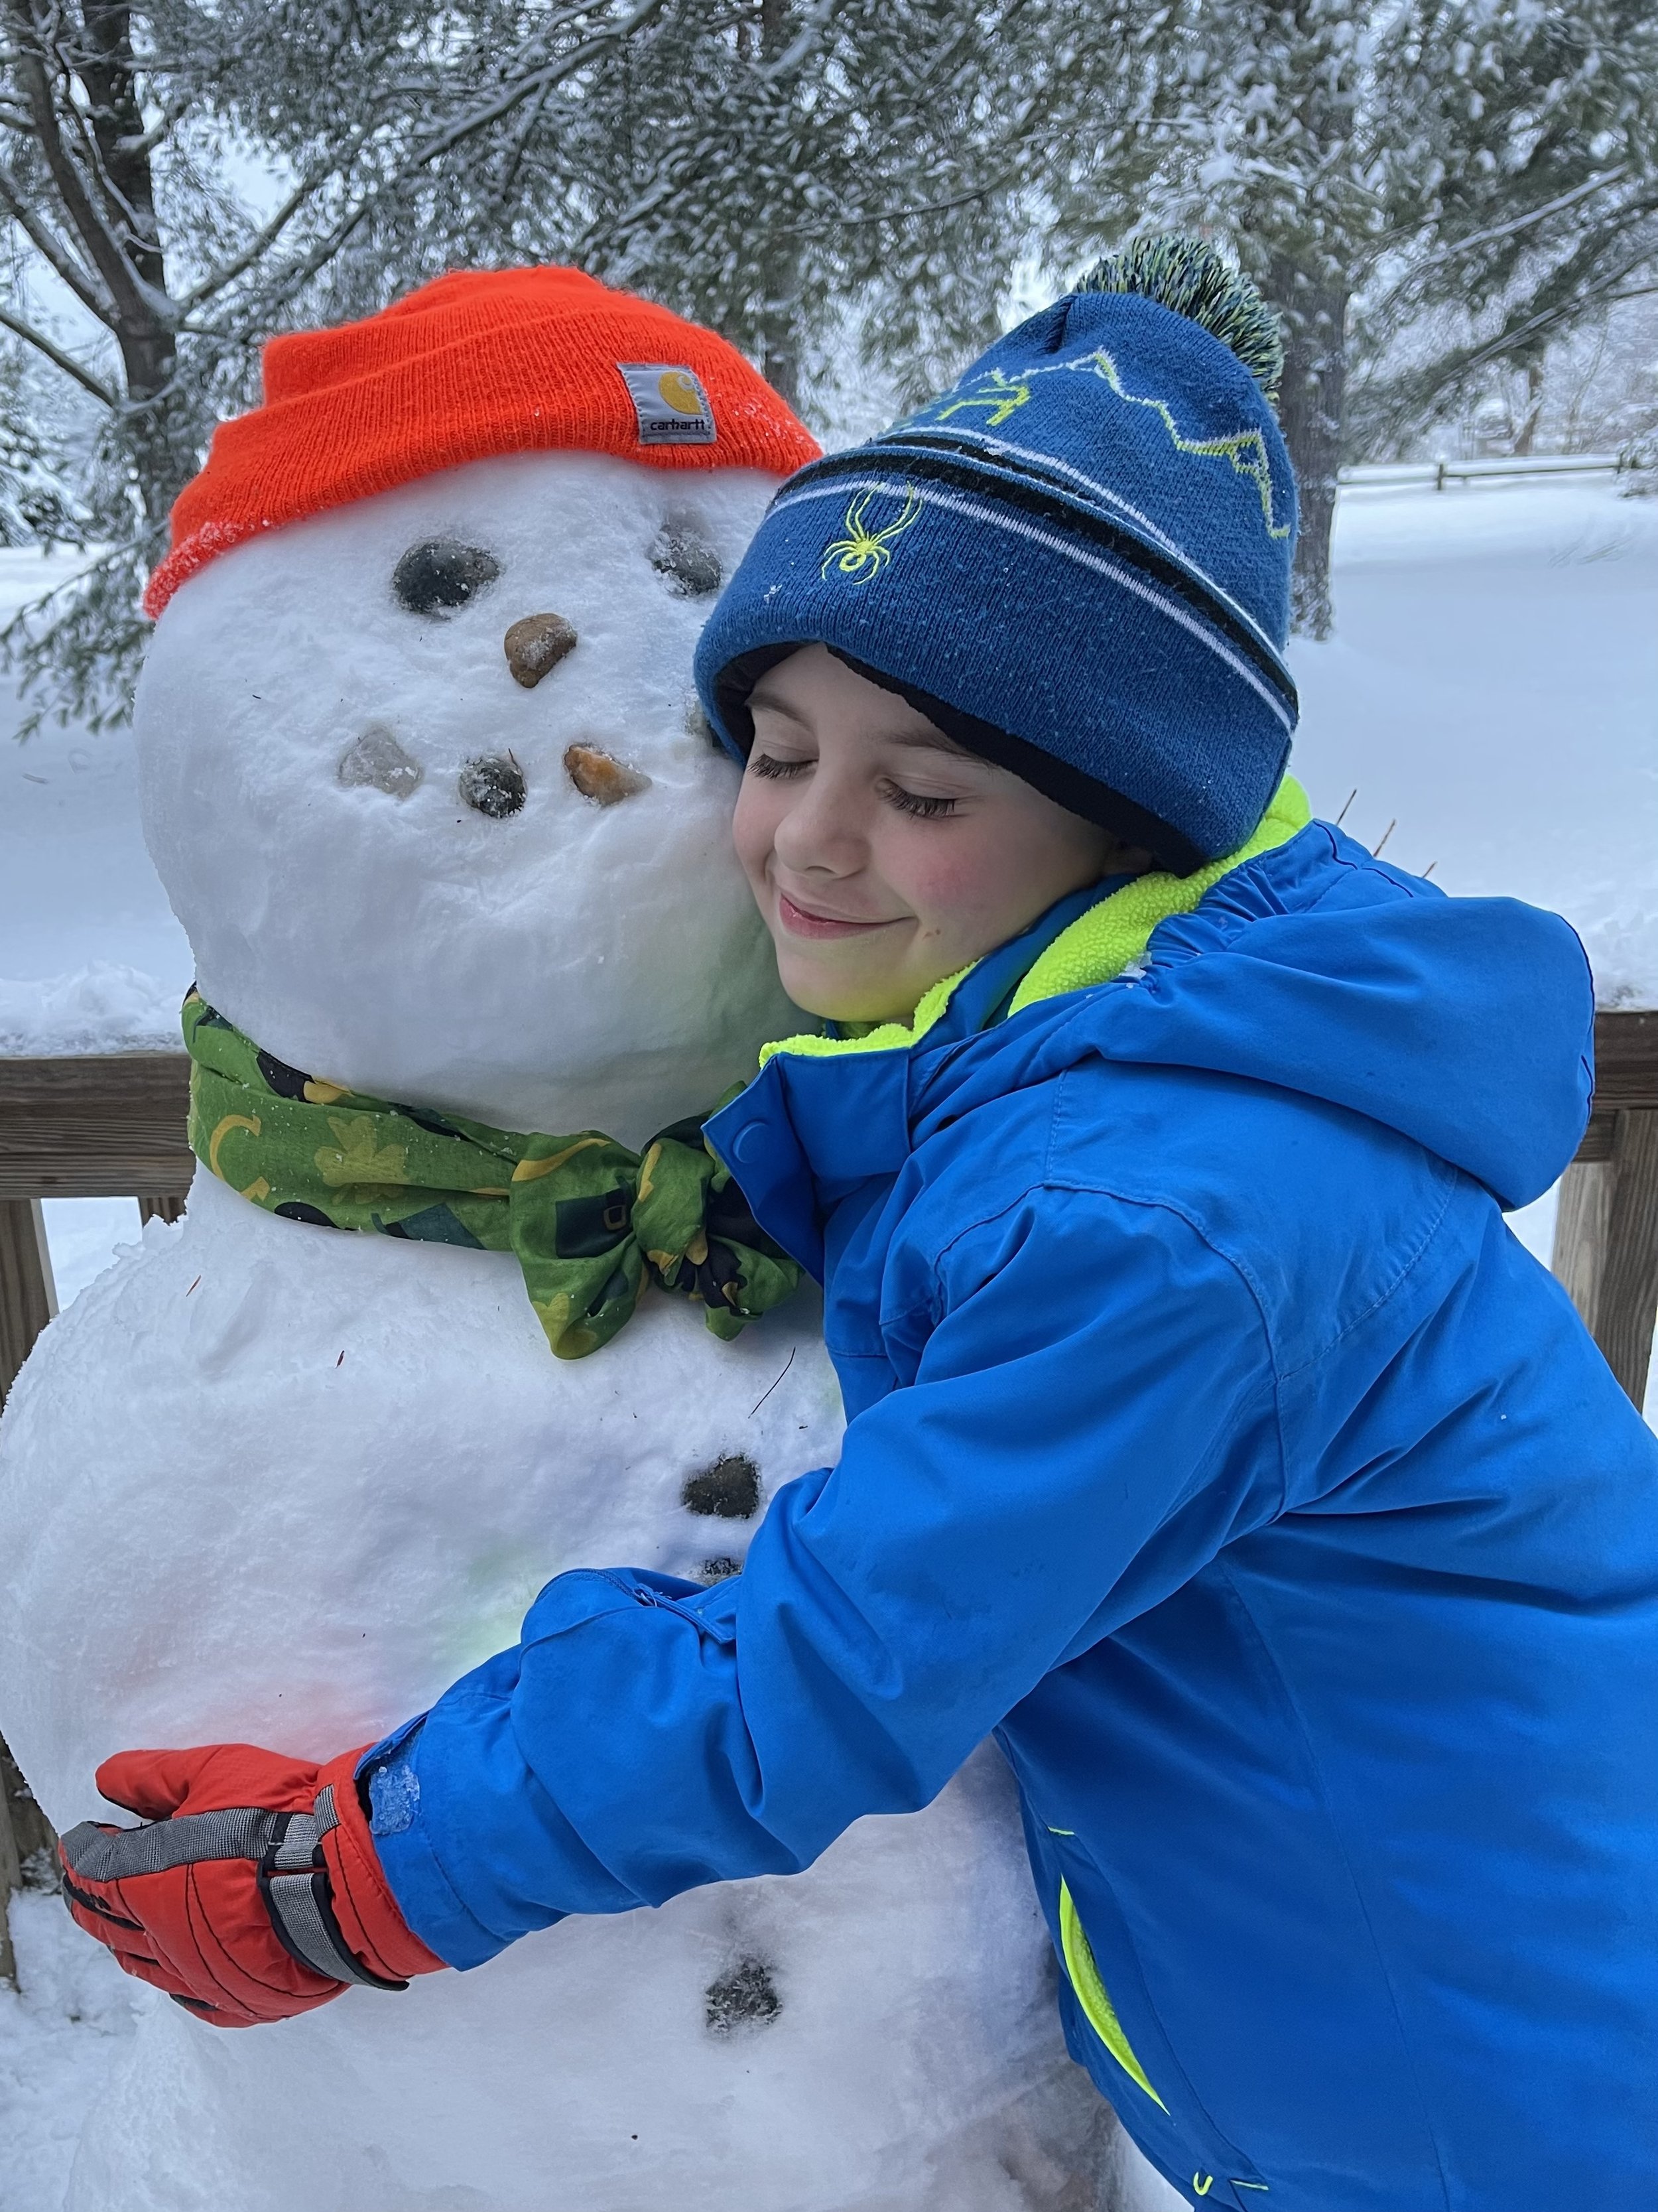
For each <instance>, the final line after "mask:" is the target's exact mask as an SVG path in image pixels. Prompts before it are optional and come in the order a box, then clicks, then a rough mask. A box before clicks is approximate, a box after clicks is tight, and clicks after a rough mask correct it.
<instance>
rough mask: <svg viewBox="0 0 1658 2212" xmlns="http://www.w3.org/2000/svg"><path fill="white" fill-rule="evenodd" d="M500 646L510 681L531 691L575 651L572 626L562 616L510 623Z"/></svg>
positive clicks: (536, 616) (539, 616) (531, 616)
mask: <svg viewBox="0 0 1658 2212" xmlns="http://www.w3.org/2000/svg"><path fill="white" fill-rule="evenodd" d="M502 643H503V644H504V645H505V647H506V648H507V667H508V668H509V669H510V670H511V671H512V674H513V682H514V683H515V684H522V685H523V686H524V688H525V690H526V691H533V690H535V688H536V686H537V684H539V683H540V681H541V679H542V678H543V677H544V676H545V675H547V674H548V673H549V671H550V670H552V669H555V668H556V667H557V666H558V664H559V662H560V661H561V660H562V659H563V658H564V656H565V654H566V653H574V651H575V647H576V634H575V625H574V623H568V622H566V621H565V619H564V617H563V616H562V615H552V614H547V615H525V616H524V617H522V618H521V619H520V620H519V621H518V622H515V623H513V626H512V628H511V629H509V630H508V631H507V635H506V637H505V638H504V639H503V640H502Z"/></svg>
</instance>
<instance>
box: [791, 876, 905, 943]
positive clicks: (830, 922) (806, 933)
mask: <svg viewBox="0 0 1658 2212" xmlns="http://www.w3.org/2000/svg"><path fill="white" fill-rule="evenodd" d="M777 915H778V919H779V921H781V923H782V925H783V927H784V928H785V929H786V930H787V931H788V933H789V934H790V935H791V936H792V937H859V936H862V935H865V934H866V933H868V932H869V931H870V930H872V929H890V928H892V927H894V925H895V922H896V921H897V920H898V919H900V918H901V917H897V916H895V917H894V919H893V921H847V920H845V919H844V918H843V917H842V916H841V915H833V914H814V913H812V911H811V908H809V907H804V906H799V905H797V904H796V903H795V902H794V900H793V899H792V898H791V897H790V896H789V895H788V893H787V892H786V890H784V889H783V888H782V886H781V884H779V885H778V887H777Z"/></svg>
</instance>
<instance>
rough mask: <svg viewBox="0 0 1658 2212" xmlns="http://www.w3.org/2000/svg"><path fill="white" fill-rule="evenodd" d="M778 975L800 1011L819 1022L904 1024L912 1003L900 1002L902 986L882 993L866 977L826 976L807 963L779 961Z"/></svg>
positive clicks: (911, 1010)
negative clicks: (857, 978) (855, 979)
mask: <svg viewBox="0 0 1658 2212" xmlns="http://www.w3.org/2000/svg"><path fill="white" fill-rule="evenodd" d="M777 968H778V975H779V979H780V981H781V983H782V986H783V988H784V990H785V992H786V994H787V995H788V997H789V999H790V1000H792V1001H793V1004H794V1005H795V1006H799V1009H800V1011H801V1012H802V1013H805V1014H810V1015H811V1016H812V1018H814V1019H815V1020H817V1021H820V1022H836V1023H841V1022H907V1021H908V1019H909V1018H910V1016H911V1014H912V1013H914V1011H915V1008H914V1000H913V999H912V1000H908V1002H905V1001H904V1000H903V997H902V986H899V987H896V988H893V987H889V988H887V989H885V990H883V989H882V987H881V986H880V984H879V982H878V981H871V980H869V979H867V978H864V979H859V980H857V981H853V979H852V978H850V977H847V976H844V975H842V976H831V975H823V973H822V971H821V970H818V969H815V968H814V966H813V964H812V963H811V962H809V961H804V960H800V959H799V958H781V959H780V960H779V961H778V963H777Z"/></svg>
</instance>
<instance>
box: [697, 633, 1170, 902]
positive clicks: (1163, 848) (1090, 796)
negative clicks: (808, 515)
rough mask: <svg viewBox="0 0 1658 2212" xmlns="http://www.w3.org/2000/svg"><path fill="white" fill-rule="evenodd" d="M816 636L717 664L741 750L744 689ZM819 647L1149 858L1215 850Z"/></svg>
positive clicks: (750, 725) (987, 725)
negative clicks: (1139, 848) (1141, 849)
mask: <svg viewBox="0 0 1658 2212" xmlns="http://www.w3.org/2000/svg"><path fill="white" fill-rule="evenodd" d="M821 642H822V641H821V640H820V639H813V638H799V639H793V640H791V641H789V642H788V643H787V644H785V645H762V646H759V647H756V649H755V651H754V652H752V653H742V654H740V655H739V656H738V659H735V660H732V661H728V662H727V663H726V666H725V667H724V668H722V669H721V670H720V673H719V675H718V677H717V678H715V679H714V693H715V697H716V700H717V702H718V705H719V708H720V719H721V720H722V721H723V722H724V723H725V725H726V728H727V729H728V730H729V731H730V732H732V736H733V737H734V738H736V739H737V741H738V744H740V745H741V746H742V748H743V750H744V754H745V755H746V754H747V753H748V751H749V750H750V748H751V747H752V746H753V744H754V718H753V716H752V715H751V714H750V712H749V703H748V702H749V694H750V692H751V691H752V690H754V688H755V686H756V684H758V683H759V681H760V679H761V678H762V676H763V675H765V673H766V672H767V671H768V669H772V668H775V667H776V666H777V665H779V664H780V662H782V661H785V660H787V659H791V658H792V657H793V655H794V654H795V653H802V652H804V651H805V649H806V647H808V646H809V645H812V644H818V643H821ZM824 650H825V651H826V652H829V653H833V654H834V656H835V659H837V660H838V661H840V662H841V665H842V666H843V667H847V668H849V669H851V671H852V672H853V675H854V676H861V677H863V678H865V681H866V682H868V683H871V684H878V686H879V687H880V689H881V690H883V691H890V692H892V693H893V694H894V695H895V696H896V697H898V698H900V699H902V700H903V701H904V702H906V704H907V705H908V706H911V707H914V709H915V711H916V713H917V714H925V715H926V718H927V720H928V721H930V722H931V723H932V725H933V726H934V727H935V728H937V729H940V730H942V731H943V732H944V735H945V736H946V737H947V738H950V739H952V740H953V742H954V743H955V744H958V745H960V746H961V747H962V749H963V751H965V752H969V753H975V754H977V756H978V757H979V758H980V759H981V760H987V761H990V762H993V763H994V765H995V766H996V767H998V768H1005V769H1007V770H1008V771H1009V773H1010V774H1011V775H1017V777H1018V778H1019V780H1020V781H1021V782H1022V783H1028V784H1029V785H1030V786H1031V787H1032V788H1033V789H1035V790H1036V791H1040V792H1041V793H1042V795H1043V797H1044V798H1046V799H1052V800H1053V801H1054V805H1056V806H1063V807H1064V808H1065V809H1066V811H1067V813H1071V814H1079V815H1080V816H1081V817H1082V818H1083V820H1084V822H1092V823H1096V824H1097V825H1098V826H1099V828H1101V829H1108V830H1109V831H1110V832H1111V834H1112V835H1113V836H1114V837H1120V838H1121V840H1122V842H1124V844H1126V845H1143V846H1144V847H1145V849H1146V851H1147V852H1148V853H1150V854H1151V856H1152V858H1153V860H1156V861H1157V863H1158V865H1159V866H1162V867H1164V868H1167V869H1168V870H1169V872H1171V873H1172V874H1174V875H1177V876H1189V875H1190V874H1191V873H1192V872H1193V869H1195V868H1201V867H1205V866H1207V865H1208V863H1209V861H1210V860H1211V859H1212V858H1213V855H1212V854H1208V853H1205V852H1202V851H1200V850H1199V848H1198V847H1197V846H1195V845H1194V844H1193V842H1192V841H1191V839H1190V838H1189V837H1187V836H1185V835H1184V834H1183V833H1182V832H1181V830H1179V829H1175V827H1174V826H1173V824H1172V823H1168V822H1164V821H1163V819H1162V818H1161V817H1159V816H1157V815H1156V814H1153V813H1151V811H1149V810H1148V809H1147V808H1145V807H1144V806H1139V805H1136V804H1135V802H1134V801H1133V799H1126V798H1125V797H1124V796H1123V794H1122V793H1121V792H1120V791H1113V790H1112V789H1111V787H1110V786H1109V785H1108V784H1104V783H1100V782H1098V781H1096V779H1095V778H1094V777H1093V776H1091V775H1084V772H1083V770H1082V769H1079V768H1072V765H1071V763H1070V762H1069V761H1062V760H1058V759H1056V758H1055V757H1054V755H1053V754H1052V753H1046V752H1043V751H1042V748H1041V747H1040V746H1039V745H1033V744H1030V743H1029V740H1028V739H1026V738H1016V737H1015V736H1014V735H1013V733H1012V732H1011V730H1004V729H1000V728H999V727H998V726H997V725H996V724H995V723H993V722H981V720H979V718H978V716H977V715H976V714H964V713H963V710H962V709H961V708H959V707H952V706H951V705H950V702H949V701H948V700H947V699H937V698H935V697H934V696H932V693H931V692H930V691H923V690H921V689H920V686H919V685H918V684H906V683H905V682H904V681H903V679H902V678H901V677H897V676H890V675H889V674H888V673H887V671H885V670H884V668H874V667H872V666H871V665H870V664H869V662H868V661H865V660H859V659H856V658H855V657H854V656H853V654H852V653H843V652H842V651H841V647H839V646H838V645H830V646H826V647H824Z"/></svg>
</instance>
